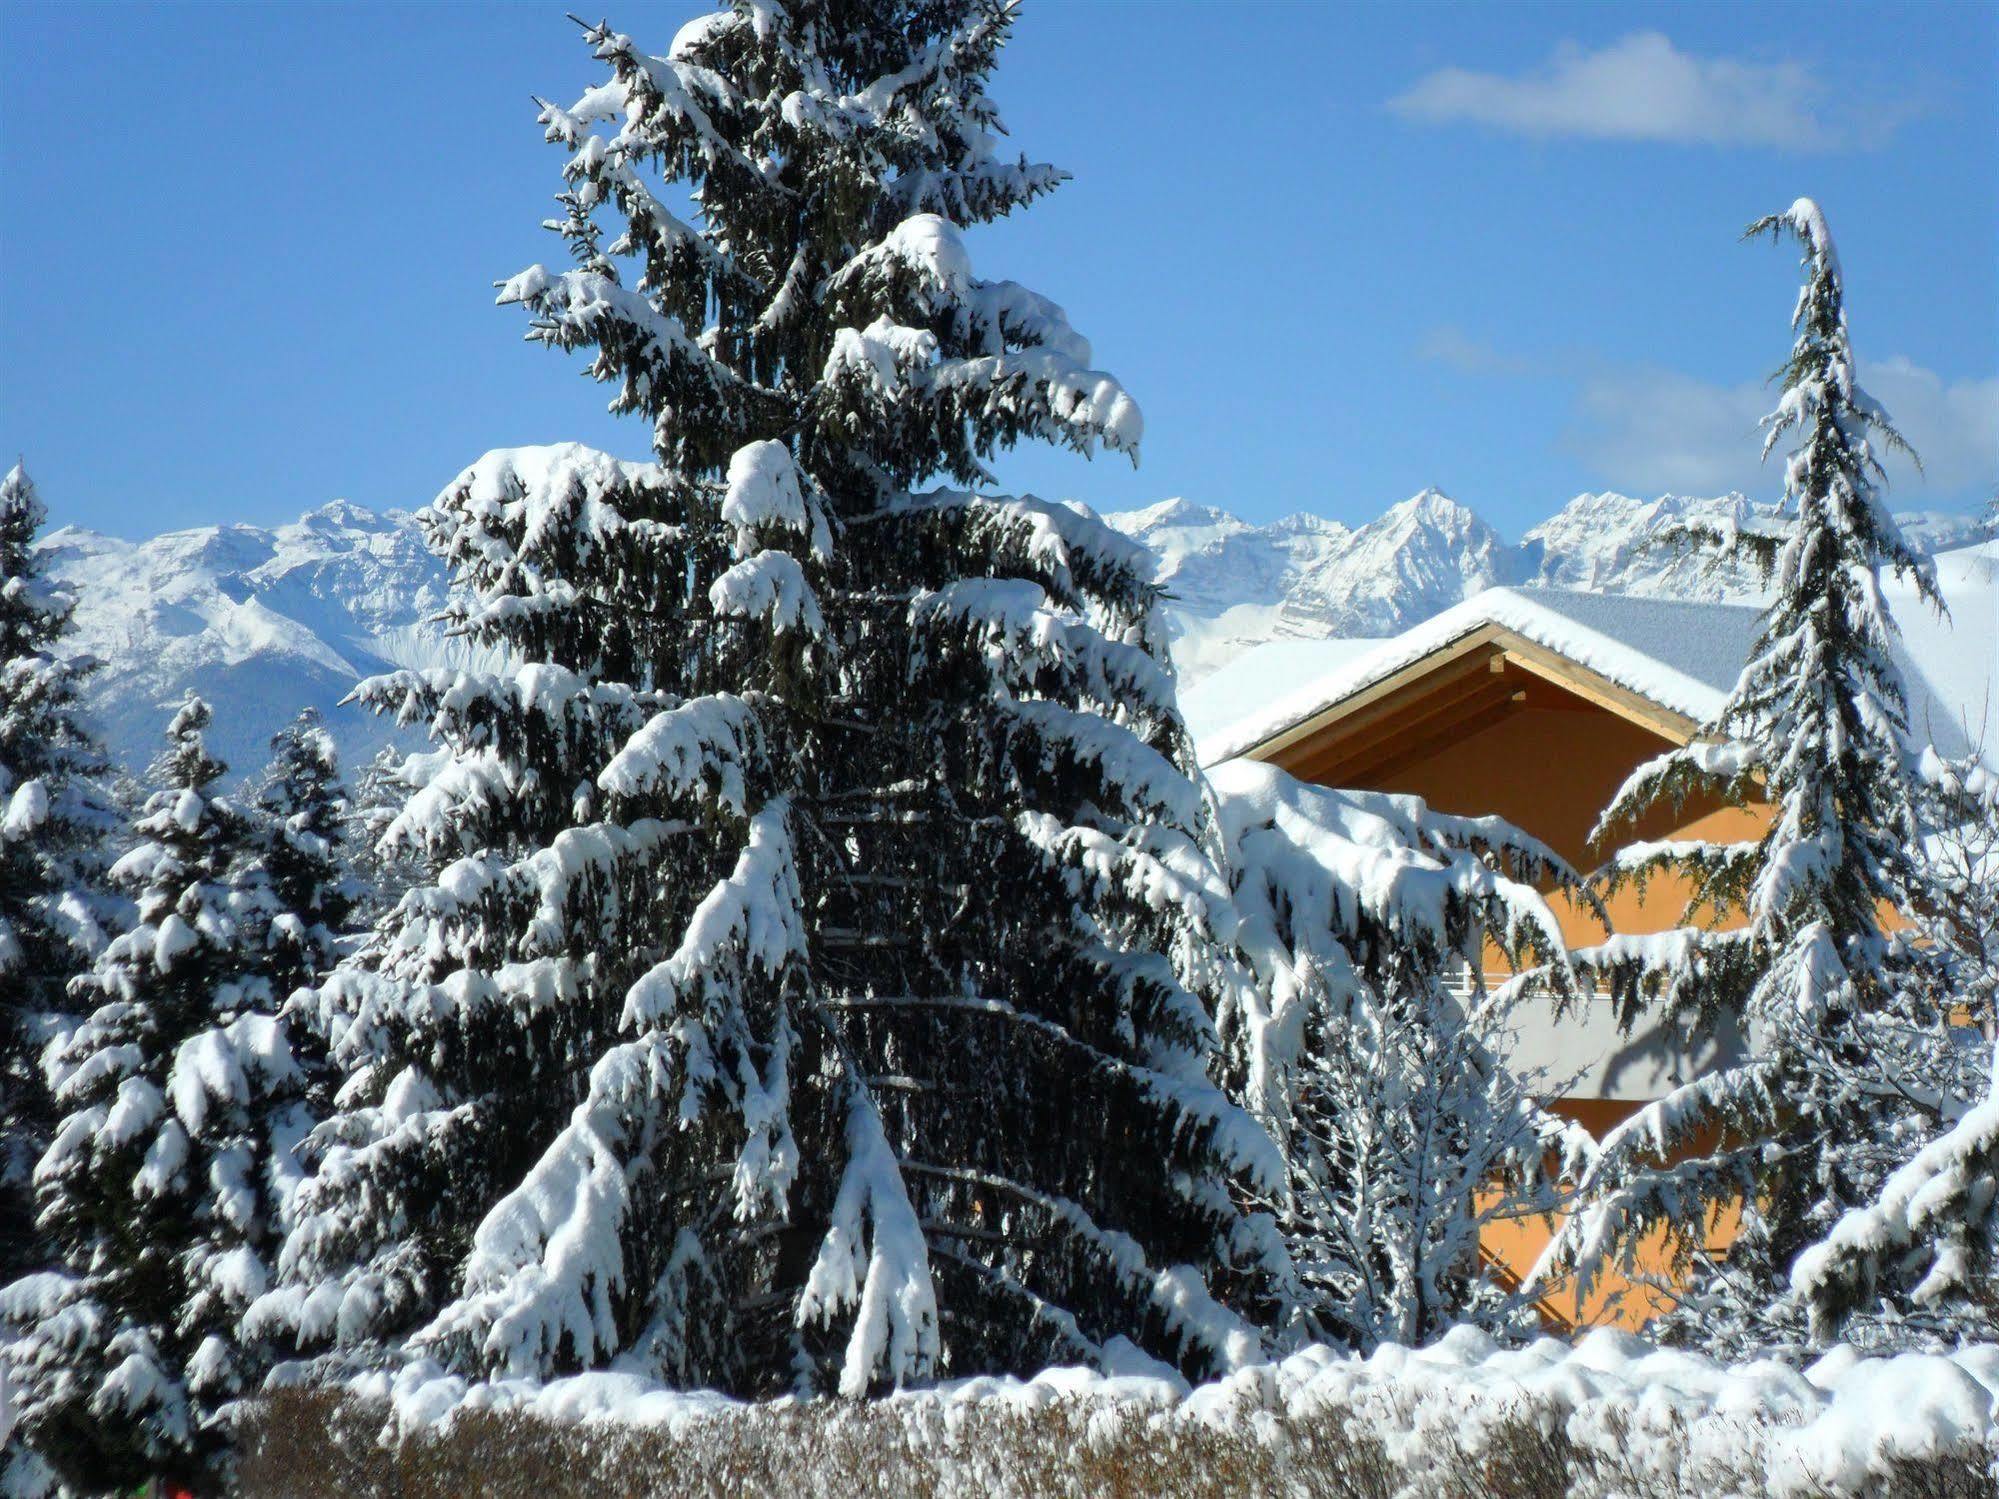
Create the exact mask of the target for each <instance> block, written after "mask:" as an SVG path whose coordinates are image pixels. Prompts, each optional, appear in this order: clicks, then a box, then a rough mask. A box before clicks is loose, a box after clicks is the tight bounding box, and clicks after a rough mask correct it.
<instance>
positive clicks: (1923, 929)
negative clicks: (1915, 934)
mask: <svg viewBox="0 0 1999 1499" xmlns="http://www.w3.org/2000/svg"><path fill="white" fill-rule="evenodd" d="M1921 785H1922V790H1923V793H1924V795H1923V798H1922V804H1923V806H1924V809H1925V818H1924V833H1925V836H1924V839H1923V856H1924V861H1925V864H1926V866H1927V871H1928V874H1929V878H1930V885H1931V893H1932V895H1933V897H1934V904H1932V905H1931V906H1929V907H1928V908H1927V909H1923V910H1919V911H1916V912H1914V913H1912V916H1913V919H1914V922H1915V925H1916V928H1917V930H1918V931H1919V933H1920V934H1921V940H1922V941H1924V942H1925V943H1926V944H1927V946H1928V948H1929V951H1930V952H1931V953H1932V954H1933V955H1935V956H1936V957H1937V958H1938V959H1940V961H1939V962H1937V963H1936V964H1934V965H1929V966H1928V967H1927V968H1926V971H1925V973H1924V975H1923V976H1924V977H1927V978H1928V979H1930V980H1931V982H1933V983H1937V984H1940V985H1941V986H1942V993H1941V996H1940V999H1939V1001H1938V1002H1940V1003H1941V1004H1942V1005H1943V1006H1944V1007H1946V1008H1947V1009H1948V1010H1949V1011H1950V1014H1951V1019H1952V1020H1953V1021H1955V1022H1956V1024H1955V1026H1954V1027H1953V1029H1952V1031H1951V1033H1950V1036H1951V1039H1953V1040H1955V1041H1957V1042H1958V1043H1959V1050H1960V1052H1961V1053H1962V1054H1963V1055H1964V1057H1965V1058H1966V1061H1967V1063H1968V1062H1969V1059H1970V1058H1971V1057H1973V1056H1976V1057H1979V1058H1981V1059H1984V1060H1986V1061H1987V1062H1988V1064H1989V1066H1990V1068H1991V1072H1990V1076H1989V1081H1988V1086H1987V1087H1986V1089H1985V1091H1984V1093H1983V1095H1982V1096H1979V1097H1977V1098H1975V1099H1973V1100H1971V1101H1970V1105H1969V1106H1968V1107H1966V1108H1964V1110H1963V1112H1962V1114H1961V1115H1960V1116H1959V1117H1957V1118H1955V1119H1953V1120H1951V1122H1950V1127H1949V1128H1948V1129H1947V1130H1946V1131H1945V1132H1944V1133H1943V1134H1942V1135H1941V1136H1940V1137H1938V1138H1937V1139H1935V1140H1932V1141H1930V1142H1929V1143H1927V1144H1925V1145H1923V1146H1922V1148H1921V1149H1920V1150H1918V1151H1917V1152H1916V1153H1915V1155H1914V1156H1913V1157H1911V1158H1910V1160H1909V1161H1908V1163H1907V1164H1905V1165H1902V1166H1899V1167H1897V1168H1896V1169H1895V1171H1894V1172H1893V1174H1891V1175H1890V1176H1889V1177H1888V1179H1887V1181H1886V1182H1885V1183H1884V1184H1883V1185H1882V1187H1881V1190H1880V1191H1879V1193H1878V1194H1877V1195H1876V1197H1875V1199H1874V1200H1873V1201H1872V1202H1869V1203H1867V1204H1866V1205H1865V1206H1862V1207H1858V1208H1854V1209H1852V1210H1850V1211H1848V1212H1847V1213H1846V1214H1845V1215H1844V1216H1842V1217H1841V1218H1840V1220H1839V1222H1838V1223H1836V1224H1835V1225H1834V1226H1833V1229H1832V1231H1831V1232H1830V1233H1829V1234H1827V1235H1826V1237H1825V1238H1824V1240H1822V1241H1821V1242H1820V1243H1818V1244H1815V1245H1813V1246H1812V1247H1811V1248H1809V1249H1807V1250H1806V1251H1804V1253H1802V1254H1800V1255H1799V1256H1798V1258H1797V1260H1796V1262H1795V1263H1794V1264H1793V1265H1792V1267H1791V1288H1792V1291H1793V1293H1794V1294H1795V1295H1796V1296H1797V1297H1798V1298H1799V1299H1800V1300H1801V1301H1802V1302H1803V1304H1804V1306H1805V1308H1806V1310H1807V1311H1808V1313H1809V1315H1810V1318H1811V1323H1812V1328H1813V1331H1814V1334H1815V1335H1816V1336H1818V1337H1819V1338H1820V1339H1822V1340H1823V1339H1827V1338H1831V1337H1834V1336H1846V1337H1848V1338H1851V1339H1854V1340H1856V1341H1860V1342H1871V1343H1893V1344H1900V1345H1907V1344H1910V1343H1923V1344H1929V1345H1932V1346H1938V1347H1950V1346H1955V1345H1959V1344H1962V1343H1965V1342H1990V1341H1993V1340H1995V1339H1999V1053H1995V1051H1994V1049H1993V1047H1992V1045H1991V1043H1990V1041H1989V1039H1988V1038H1989V1037H1991V1036H1992V1034H1993V1027H1994V1020H1995V1011H1999V1003H1995V1001H1999V776H1995V775H1994V774H1993V773H1992V771H1991V770H1989V769H1988V768H1987V767H1986V766H1985V765H1984V764H1983V762H1982V761H1981V760H1980V759H1979V758H1978V757H1977V756H1976V755H1967V756H1965V757H1964V758H1963V759H1961V760H1955V761H1951V760H1945V759H1943V758H1942V757H1940V756H1939V755H1937V754H1936V753H1935V751H1934V750H1930V751H1927V752H1925V754H1924V755H1923V757H1922V775H1921ZM1965 1070H1966V1071H1967V1072H1968V1071H1969V1070H1970V1068H1969V1066H1968V1065H1967V1067H1966V1069H1965ZM1954 1101H1955V1100H1949V1101H1947V1102H1946V1110H1947V1111H1948V1110H1949V1108H1950V1103H1951V1102H1954ZM1946 1117H1948V1112H1947V1116H1946Z"/></svg>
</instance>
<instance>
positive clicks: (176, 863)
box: [0, 698, 302, 1494]
mask: <svg viewBox="0 0 1999 1499" xmlns="http://www.w3.org/2000/svg"><path fill="white" fill-rule="evenodd" d="M208 720H209V710H208V708H207V705H206V704H204V703H202V702H201V701H200V700H199V699H198V698H190V699H189V700H188V701H187V702H186V703H185V704H184V705H183V706H182V707H181V708H180V710H179V711H178V712H177V713H176V714H175V715H174V718H173V721H172V724H171V725H170V727H169V728H168V731H167V749H166V752H165V753H164V754H163V755H162V756H161V758H160V759H159V761H158V762H157V763H156V764H155V766H154V769H153V773H152V774H153V780H154V784H155V786H156V787H157V789H156V790H155V791H154V793H153V794H152V796H151V797H150V799H149V800H148V802H147V805H146V810H145V814H144V816H143V817H142V818H141V819H140V821H139V823H138V825H137V827H136V829H135V831H136V832H137V834H138V837H139V842H138V844H137V846H136V847H134V848H133V849H132V851H131V852H129V853H128V854H126V855H125V856H124V857H123V858H121V859H119V860H118V862H117V863H116V864H114V865H113V866H112V869H111V878H112V880H113V881H114V882H115V883H118V884H120V885H121V886H123V887H124V888H126V889H128V890H129V891H130V892H131V894H132V895H133V897H134V898H135V900H136V903H137V920H136V922H135V924H134V925H133V926H132V927H131V928H130V929H129V930H127V931H125V932H123V933H122V934H120V935H119V936H118V937H116V938H115V939H113V940H112V942H111V943H110V944H109V945H108V946H107V947H106V948H105V950H104V952H103V954H102V956H101V957H100V958H99V959H98V961H97V963H96V965H95V967H94V968H93V969H92V970H91V971H90V972H89V973H87V974H85V975H84V976H82V977H80V978H79V979H77V980H76V981H75V983H74V985H73V986H72V987H73V990H74V992H75V995H76V997H77V998H78V999H79V1000H81V1001H84V1002H85V1003H86V1004H88V1005H94V1007H95V1008H94V1009H92V1010H91V1011H90V1013H89V1015H88V1016H87V1018H86V1019H84V1020H83V1021H82V1022H81V1024H79V1025H78V1026H77V1028H76V1030H75V1031H74V1032H73V1033H72V1034H71V1035H70V1036H69V1037H68V1038H67V1040H66V1041H65V1042H64V1043H63V1044H62V1046H61V1048H60V1049H59V1051H58V1052H57V1053H56V1055H55V1057H54V1059H53V1061H52V1064H51V1068H50V1070H51V1075H52V1077H53V1078H54V1079H55V1093H56V1100H57V1102H58V1104H59V1105H60V1106H61V1107H62V1108H63V1109H64V1110H65V1111H66V1112H65V1114H64V1116H63V1118H62V1121H61V1123H60V1124H59V1125H58V1127H57V1129H56V1131H55V1137H54V1140H53V1141H52V1143H51V1144H50V1146H49V1148H48V1150H47V1152H46V1153H45V1154H44V1155H43V1157H42V1159H41V1161H40V1162H39V1164H38V1165H37V1166H36V1169H35V1184H36V1190H37V1197H38V1201H39V1207H40V1220H39V1221H40V1226H41V1228H42V1230H43V1232H44V1233H45V1234H46V1235H47V1237H48V1240H49V1242H50V1244H51V1246H52V1249H53V1252H54V1258H55V1261H56V1268H55V1269H53V1270H51V1271H47V1272H43V1273H40V1274H36V1275H31V1276H28V1277H25V1278H23V1279H22V1280H20V1281H17V1282H15V1283H14V1284H13V1285H11V1286H9V1287H8V1288H7V1289H6V1291H5V1293H4V1296H0V1302H4V1305H5V1307H6V1310H7V1312H8V1315H9V1318H10V1320H11V1321H13V1322H15V1323H16V1326H15V1328H14V1329H13V1330H14V1332H15V1334H16V1336H15V1337H14V1338H13V1339H11V1340H9V1341H6V1342H5V1343H4V1347H3V1348H0V1353H4V1357H5V1358H6V1359H7V1361H8V1363H9V1365H10V1372H11V1374H12V1376H13V1378H14V1382H15V1384H16V1385H17V1387H18V1388H19V1390H20V1392H21V1393H20V1419H21V1431H22V1433H23V1434H24V1435H25V1438H26V1442H27V1445H28V1446H29V1447H31V1448H33V1449H34V1451H35V1452H36V1453H37V1454H38V1455H39V1456H40V1457H41V1458H42V1459H43V1460H44V1461H46V1462H47V1463H48V1464H49V1465H50V1466H51V1467H53V1468H54V1469H55V1471H56V1472H57V1473H59V1474H60V1475H61V1476H62V1478H63V1479H64V1481H65V1482H66V1483H67V1484H68V1485H69V1486H70V1487H71V1488H73V1489H74V1490H76V1491H78V1492H82V1493H93V1494H94V1493H106V1492H127V1491H130V1490H131V1489H132V1488H134V1487H136V1486H137V1485H138V1484H140V1483H143V1482H145V1481H147V1480H148V1479H150V1478H154V1477H159V1478H166V1479H171V1480H176V1481H179V1482H183V1483H196V1484H199V1483H205V1482H208V1481H211V1480H212V1465H213V1463H214V1462H215V1460H216V1458H217V1456H218V1454H219V1453H220V1451H221V1450H222V1448H223V1446H224V1444H225V1441H226V1426H227V1418H228V1414H229V1409H230V1405H231V1402H232V1401H233V1400H234V1399H235V1398H236V1397H238V1396H239V1395H241V1394H242V1393H243V1392H244V1390H245V1389H246V1388H248V1387H250V1384H251V1380H252V1378H253V1377H255V1376H257V1375H260V1373H261V1371H260V1370H256V1369H254V1368H253V1367H252V1366H253V1364H254V1361H255V1353H254V1350H251V1349H249V1348H247V1347H246V1346H245V1345H244V1344H243V1343H242V1342H241V1340H240V1339H239V1338H238V1337H237V1336H236V1323H237V1318H238V1316H239V1315H240V1313H241V1311H242V1310H243V1308H244V1307H246V1306H247V1305H248V1304H249V1302H250V1300H251V1299H252V1298H253V1297H254V1296H256V1295H257V1294H258V1293H259V1292H261V1291H262V1290H263V1289H264V1288H265V1285H266V1284H267V1282H268V1275H267V1264H268V1260H267V1251H268V1248H269V1245H268V1244H267V1235H268V1232H269V1227H270V1223H271V1221H272V1216H273V1209H272V1202H273V1200H274V1198H275V1197H276V1196H277V1195H279V1188H278V1186H277V1185H276V1184H274V1181H273V1171H274V1170H277V1171H282V1170H283V1169H284V1168H283V1166H282V1163H281V1162H276V1161H274V1159H273V1152H272V1150H271V1147H270V1140H269V1131H268V1126H269V1124H270V1121H271V1117H272V1109H271V1108H268V1107H260V1099H263V1100H267V1099H268V1097H269V1096H270V1095H272V1094H281V1093H282V1092H283V1090H285V1089H286V1088H287V1087H288V1086H289V1084H290V1082H291V1079H292V1076H293V1072H294V1069H293V1066H292V1061H291V1056H290V1052H289V1049H288V1047H287V1044H286V1039H285V1035H284V1030H283V1028H282V1027H281V1026H280V1025H279V1024H278V1023H277V1021H276V1020H275V1019H274V1017H273V1016H272V1014H271V1004H272V1000H271V991H270V985H269V983H268V981H267V980H266V979H265V978H264V977H263V976H262V975H261V973H260V972H259V971H258V968H259V965H260V961H261V953H260V951H259V950H258V949H259V947H260V945H261V938H262V931H263V927H264V925H265V924H266V923H267V921H268V917H269V914H270V904H269V896H268V892H267V890H266V889H265V887H264V885H263V883H262V880H261V876H259V875H257V874H256V873H255V872H254V870H251V871H249V872H246V864H247V862H248V861H246V859H245V857H244V855H245V853H246V844H247V840H248V827H247V823H246V820H245V818H244V817H243V815H242V814H241V813H239V812H238V811H237V810H236V809H235V808H234V807H232V806H231V805H230V804H229V803H227V802H226V801H223V800H221V799H219V798H217V797H216V796H215V794H214V787H215V783H216V781H217V779H218V778H219V777H220V776H221V775H223V774H224V771H225V767H224V766H222V765H221V764H220V763H219V762H217V761H216V760H215V759H214V758H213V757H211V756H210V755H209V753H208V751H207V748H206V747H205V745H204V743H203V740H202V730H203V729H204V728H205V727H206V725H207V723H208ZM287 1126H288V1127H289V1130H290V1132H292V1133H296V1132H297V1130H298V1128H300V1127H301V1126H302V1121H297V1120H292V1121H280V1124H279V1128H280V1130H281V1131H282V1130H284V1129H285V1128H286V1127H287Z"/></svg>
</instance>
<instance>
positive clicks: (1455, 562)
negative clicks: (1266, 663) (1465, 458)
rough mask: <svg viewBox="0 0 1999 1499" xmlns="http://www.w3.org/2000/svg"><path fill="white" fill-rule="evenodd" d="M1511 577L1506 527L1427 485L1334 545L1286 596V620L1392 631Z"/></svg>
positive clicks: (1324, 632) (1357, 631)
mask: <svg viewBox="0 0 1999 1499" xmlns="http://www.w3.org/2000/svg"><path fill="white" fill-rule="evenodd" d="M1512 577H1513V569H1512V567H1511V559H1510V557H1509V556H1507V547H1506V543H1505V542H1504V541H1503V540H1502V539H1501V537H1500V535H1499V533H1498V532H1497V531H1495V530H1493V529H1492V527H1491V526H1489V525H1487V524H1486V523H1485V521H1483V520H1482V519H1480V517H1479V516H1478V514H1477V512H1475V511H1473V510H1472V509H1470V508H1469V507H1468V506H1465V505H1461V504H1459V503H1458V502H1457V501H1456V500H1454V499H1452V498H1451V497H1450V496H1449V495H1447V494H1445V493H1444V492H1443V491H1442V490H1438V489H1425V490H1423V491H1422V492H1421V493H1419V494H1415V495H1412V496H1410V497H1409V498H1408V499H1406V500H1404V501H1402V502H1401V503H1400V504H1398V505H1392V506H1390V507H1389V508H1388V509H1387V510H1386V511H1385V512H1383V513H1382V515H1381V516H1380V517H1379V518H1377V519H1375V520H1372V521H1369V522H1368V523H1367V524H1366V525H1365V526H1362V527H1361V528H1360V529H1359V530H1358V531H1355V532H1352V533H1351V534H1349V535H1348V536H1346V537H1344V538H1343V539H1342V540H1341V541H1340V543H1339V544H1338V545H1336V546H1335V547H1333V548H1332V549H1331V550H1330V551H1329V552H1328V553H1327V555H1326V556H1325V557H1324V558H1323V559H1322V560H1320V561H1319V562H1318V563H1317V564H1316V565H1315V566H1314V567H1313V568H1312V569H1311V570H1310V571H1309V572H1307V573H1306V575H1305V576H1304V577H1303V578H1301V579H1300V580H1299V583H1298V586H1297V587H1296V588H1294V589H1292V590H1291V592H1290V593H1289V594H1288V595H1287V597H1286V598H1285V600H1284V610H1283V614H1282V622H1283V625H1284V627H1285V629H1286V630H1287V631H1288V632H1289V633H1293V634H1300V635H1319V636H1332V635H1342V636H1344V635H1392V634H1394V633H1395V632H1396V631H1397V630H1399V629H1402V628H1404V627H1405V622H1412V621H1414V620H1417V619H1424V618H1427V617H1428V616H1429V615H1431V614H1434V613H1436V612H1437V611H1438V610H1440V609H1448V608H1449V607H1450V606H1451V605H1452V604H1455V603H1457V602H1458V601H1459V600H1460V599H1463V598H1465V597H1467V596H1468V595H1469V594H1471V593H1476V592H1478V590H1479V589H1481V588H1486V587H1489V586H1490V585H1492V584H1494V583H1503V582H1510V581H1512Z"/></svg>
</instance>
